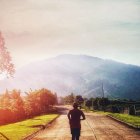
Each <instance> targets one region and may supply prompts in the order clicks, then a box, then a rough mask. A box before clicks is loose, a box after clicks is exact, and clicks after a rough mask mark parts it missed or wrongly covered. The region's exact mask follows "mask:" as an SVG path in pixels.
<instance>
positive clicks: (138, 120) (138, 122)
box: [109, 113, 140, 127]
mask: <svg viewBox="0 0 140 140" xmlns="http://www.w3.org/2000/svg"><path fill="white" fill-rule="evenodd" d="M109 115H111V116H112V117H115V118H117V119H119V120H121V121H124V122H126V123H129V124H132V125H134V126H136V127H140V117H138V116H132V115H127V114H119V113H110V114H109Z"/></svg>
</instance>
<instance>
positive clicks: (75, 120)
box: [68, 103, 85, 140]
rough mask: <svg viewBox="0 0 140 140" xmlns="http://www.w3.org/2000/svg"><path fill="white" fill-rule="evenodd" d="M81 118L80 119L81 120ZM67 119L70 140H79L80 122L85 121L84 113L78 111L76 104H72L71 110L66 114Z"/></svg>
mask: <svg viewBox="0 0 140 140" xmlns="http://www.w3.org/2000/svg"><path fill="white" fill-rule="evenodd" d="M81 117H82V118H81ZM68 119H69V124H70V129H71V134H72V140H79V137H80V131H81V123H80V121H81V120H85V115H84V113H83V112H82V111H81V110H79V109H78V104H77V103H74V104H73V109H72V110H70V111H69V113H68Z"/></svg>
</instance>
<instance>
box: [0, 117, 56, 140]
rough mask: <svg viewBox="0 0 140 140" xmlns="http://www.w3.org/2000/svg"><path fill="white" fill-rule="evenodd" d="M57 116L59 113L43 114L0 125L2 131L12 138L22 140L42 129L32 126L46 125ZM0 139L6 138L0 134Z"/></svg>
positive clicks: (12, 139)
mask: <svg viewBox="0 0 140 140" xmlns="http://www.w3.org/2000/svg"><path fill="white" fill-rule="evenodd" d="M57 116H58V114H49V115H42V116H38V117H34V118H32V119H28V120H25V121H21V122H17V123H13V124H8V125H3V126H0V133H2V134H3V135H4V136H6V137H7V138H9V139H10V140H21V139H23V138H24V137H26V136H28V135H30V134H32V133H34V132H35V131H37V130H39V129H40V127H32V126H37V125H46V124H48V123H49V122H50V121H52V120H53V119H55V118H56V117H57ZM0 139H1V140H5V139H4V138H3V136H2V135H0Z"/></svg>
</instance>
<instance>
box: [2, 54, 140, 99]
mask: <svg viewBox="0 0 140 140" xmlns="http://www.w3.org/2000/svg"><path fill="white" fill-rule="evenodd" d="M139 79H140V67H139V66H135V65H130V64H124V63H120V62H116V61H113V60H106V59H101V58H98V57H92V56H88V55H70V54H64V55H59V56H57V57H53V58H51V59H46V60H43V61H38V62H35V63H31V64H28V65H26V66H24V67H22V68H20V69H19V70H18V71H17V72H16V74H15V78H13V79H8V80H3V81H2V82H1V90H3V91H4V90H5V89H6V88H7V89H10V90H11V89H13V88H16V89H21V90H22V91H28V90H29V89H30V88H31V89H37V88H43V87H44V88H48V89H50V90H52V91H54V92H57V93H58V94H59V95H67V94H70V93H71V92H73V93H76V94H82V95H84V96H85V97H92V96H93V97H102V92H101V84H102V83H103V84H104V90H105V96H108V97H109V96H112V97H114V98H130V99H140V87H139V85H140V80H139Z"/></svg>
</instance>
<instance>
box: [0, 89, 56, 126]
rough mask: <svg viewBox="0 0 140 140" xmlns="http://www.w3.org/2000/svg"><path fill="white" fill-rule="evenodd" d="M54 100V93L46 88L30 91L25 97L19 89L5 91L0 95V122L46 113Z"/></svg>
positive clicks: (4, 122)
mask: <svg viewBox="0 0 140 140" xmlns="http://www.w3.org/2000/svg"><path fill="white" fill-rule="evenodd" d="M56 101H57V99H56V94H53V93H52V92H51V91H49V90H47V89H40V90H35V91H30V92H28V93H27V95H26V96H25V97H22V96H21V92H20V91H19V90H13V91H11V92H9V91H6V92H5V93H4V94H3V95H1V96H0V114H1V115H0V124H6V123H10V122H16V121H19V120H23V119H26V118H30V117H33V116H36V115H40V114H44V113H47V112H49V111H50V108H51V106H52V105H54V104H55V103H56Z"/></svg>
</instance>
